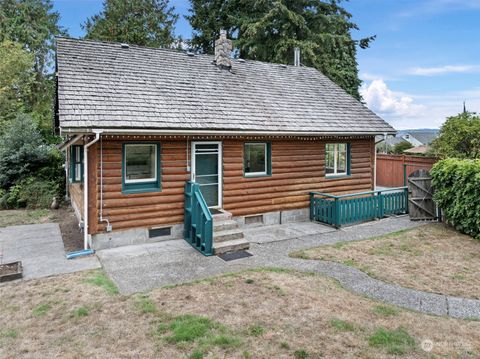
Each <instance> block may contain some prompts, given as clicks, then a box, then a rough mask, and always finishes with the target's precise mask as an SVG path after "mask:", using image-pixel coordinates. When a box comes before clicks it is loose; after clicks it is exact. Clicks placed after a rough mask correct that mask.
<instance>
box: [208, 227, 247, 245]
mask: <svg viewBox="0 0 480 359" xmlns="http://www.w3.org/2000/svg"><path fill="white" fill-rule="evenodd" d="M241 238H243V231H242V230H241V229H239V228H234V229H228V230H224V231H217V232H215V231H213V242H214V243H219V242H226V241H231V240H235V239H241Z"/></svg>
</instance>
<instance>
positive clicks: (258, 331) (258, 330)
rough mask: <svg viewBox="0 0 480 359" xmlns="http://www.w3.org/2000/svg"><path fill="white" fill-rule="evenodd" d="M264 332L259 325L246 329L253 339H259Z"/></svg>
mask: <svg viewBox="0 0 480 359" xmlns="http://www.w3.org/2000/svg"><path fill="white" fill-rule="evenodd" d="M264 332H265V329H263V328H262V327H261V326H259V325H252V326H250V327H249V328H248V334H250V335H252V336H254V337H259V336H260V335H262V334H263V333H264Z"/></svg>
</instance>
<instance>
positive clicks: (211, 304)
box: [0, 270, 480, 359]
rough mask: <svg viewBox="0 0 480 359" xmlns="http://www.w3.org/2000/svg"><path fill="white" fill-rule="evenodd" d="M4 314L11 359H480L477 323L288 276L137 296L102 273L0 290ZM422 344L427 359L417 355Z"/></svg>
mask: <svg viewBox="0 0 480 359" xmlns="http://www.w3.org/2000/svg"><path fill="white" fill-rule="evenodd" d="M0 308H1V309H0V310H1V315H0V328H2V329H1V332H0V357H7V358H38V357H62V358H83V357H100V358H106V357H116V358H130V357H141V358H185V357H190V356H191V357H195V358H202V357H205V358H214V357H215V358H340V357H341V358H363V359H366V358H380V359H381V358H391V357H392V353H403V354H404V356H403V357H404V358H432V357H444V358H476V357H477V353H478V352H479V351H480V322H475V321H464V320H458V319H453V318H442V317H435V316H428V315H425V314H420V313H415V312H411V311H407V310H403V309H399V308H395V309H391V310H390V309H389V308H390V307H386V306H384V305H381V304H380V303H378V302H375V301H373V300H370V299H367V298H363V297H360V296H357V295H355V294H353V293H350V292H348V291H346V290H344V289H342V288H341V287H339V285H338V284H337V283H336V282H334V281H333V280H330V279H327V278H324V277H321V276H316V275H315V276H314V275H308V274H301V273H296V272H287V271H283V270H282V271H280V270H274V271H272V270H269V271H267V270H263V271H249V272H243V273H240V274H236V275H226V276H222V277H219V278H213V279H210V280H205V281H201V282H198V283H193V284H189V285H182V286H176V287H169V288H163V289H158V290H154V291H152V292H147V293H142V294H136V295H132V296H123V295H120V294H116V291H114V290H111V284H108V278H106V277H105V276H104V274H103V272H101V271H100V270H97V271H91V272H83V273H77V274H70V275H63V276H59V277H51V278H45V279H41V280H32V281H28V282H20V283H10V284H7V285H3V286H0ZM387 309H389V310H387ZM2 333H3V334H2ZM425 340H429V341H431V342H432V343H433V347H432V348H431V352H426V351H424V350H422V349H421V348H422V342H423V341H425ZM427 349H429V347H427Z"/></svg>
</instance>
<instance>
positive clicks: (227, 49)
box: [215, 30, 232, 69]
mask: <svg viewBox="0 0 480 359" xmlns="http://www.w3.org/2000/svg"><path fill="white" fill-rule="evenodd" d="M231 52H232V40H229V39H227V32H226V31H225V30H220V38H219V39H218V40H216V41H215V64H216V65H217V66H218V67H220V68H222V69H231V68H232V60H231V58H230V54H231Z"/></svg>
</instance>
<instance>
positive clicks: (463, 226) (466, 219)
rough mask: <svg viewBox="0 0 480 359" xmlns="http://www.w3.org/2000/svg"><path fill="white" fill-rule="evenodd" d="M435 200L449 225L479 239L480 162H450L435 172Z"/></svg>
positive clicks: (452, 159)
mask: <svg viewBox="0 0 480 359" xmlns="http://www.w3.org/2000/svg"><path fill="white" fill-rule="evenodd" d="M431 175H432V183H433V186H434V188H435V194H434V200H435V202H436V203H437V205H438V206H439V207H440V208H441V209H442V212H443V215H444V216H445V219H446V220H447V222H448V223H450V224H452V225H453V226H454V227H455V228H456V229H457V230H458V231H460V232H462V233H465V234H468V235H470V236H472V237H475V238H478V239H480V160H468V159H467V160H459V159H454V158H448V159H445V160H442V161H439V162H437V163H436V164H435V165H434V166H433V168H432V170H431Z"/></svg>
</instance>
